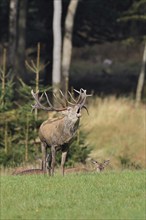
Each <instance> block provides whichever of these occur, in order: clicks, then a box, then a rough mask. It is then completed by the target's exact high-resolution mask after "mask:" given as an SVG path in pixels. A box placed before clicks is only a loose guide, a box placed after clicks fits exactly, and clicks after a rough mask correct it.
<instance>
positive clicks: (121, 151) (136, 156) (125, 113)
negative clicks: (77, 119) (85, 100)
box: [81, 97, 146, 167]
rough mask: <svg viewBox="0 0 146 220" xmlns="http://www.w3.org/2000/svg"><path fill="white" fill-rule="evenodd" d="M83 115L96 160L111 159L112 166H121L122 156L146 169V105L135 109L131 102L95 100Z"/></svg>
mask: <svg viewBox="0 0 146 220" xmlns="http://www.w3.org/2000/svg"><path fill="white" fill-rule="evenodd" d="M88 110H89V116H87V115H86V113H84V115H83V117H82V121H81V124H82V128H83V129H84V130H85V131H86V132H87V142H88V144H90V145H91V146H93V151H92V153H91V156H92V157H95V158H102V159H105V157H106V158H111V162H112V165H113V167H116V166H120V164H119V156H122V157H127V158H130V160H131V162H135V163H136V164H139V165H140V166H142V167H145V159H146V158H145V152H146V151H145V150H146V149H145V135H146V128H145V123H146V106H144V105H141V106H139V107H138V108H135V106H134V102H133V101H132V100H130V99H126V98H119V99H116V98H115V97H110V98H105V99H100V98H96V99H94V100H92V101H91V103H90V104H89V106H88Z"/></svg>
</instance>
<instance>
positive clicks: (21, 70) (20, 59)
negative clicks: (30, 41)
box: [16, 0, 28, 78]
mask: <svg viewBox="0 0 146 220" xmlns="http://www.w3.org/2000/svg"><path fill="white" fill-rule="evenodd" d="M27 3H28V0H25V1H24V0H19V5H18V6H19V13H18V25H17V26H18V36H17V50H16V54H17V59H16V71H17V73H18V74H19V75H20V76H21V77H22V78H25V77H26V74H25V49H26V17H27Z"/></svg>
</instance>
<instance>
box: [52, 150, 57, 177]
mask: <svg viewBox="0 0 146 220" xmlns="http://www.w3.org/2000/svg"><path fill="white" fill-rule="evenodd" d="M55 156H56V149H55V147H54V146H52V147H51V175H52V176H53V175H54V168H55V163H56V158H55Z"/></svg>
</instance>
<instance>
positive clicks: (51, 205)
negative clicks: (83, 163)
mask: <svg viewBox="0 0 146 220" xmlns="http://www.w3.org/2000/svg"><path fill="white" fill-rule="evenodd" d="M145 196H146V191H145V173H144V171H123V172H105V173H102V174H95V173H88V174H78V175H77V174H70V175H66V176H65V177H62V176H60V175H56V176H54V177H53V178H49V177H48V176H35V175H34V176H2V177H1V219H68V220H69V219H100V220H101V219H118V220H119V219H124V220H125V219H126V220H127V219H136V220H138V219H145V218H146V215H145V211H146V210H145V209H146V208H145V207H146V206H145V205H146V204H145Z"/></svg>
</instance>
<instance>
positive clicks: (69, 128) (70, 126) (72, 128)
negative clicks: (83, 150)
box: [64, 117, 80, 135]
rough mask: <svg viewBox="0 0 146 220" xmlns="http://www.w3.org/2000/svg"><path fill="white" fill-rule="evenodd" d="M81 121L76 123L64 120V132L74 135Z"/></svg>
mask: <svg viewBox="0 0 146 220" xmlns="http://www.w3.org/2000/svg"><path fill="white" fill-rule="evenodd" d="M79 121H80V120H79V119H77V120H76V121H72V120H69V119H68V118H66V117H65V118H64V132H65V133H66V134H70V135H74V134H75V133H76V130H77V129H78V127H79Z"/></svg>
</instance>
